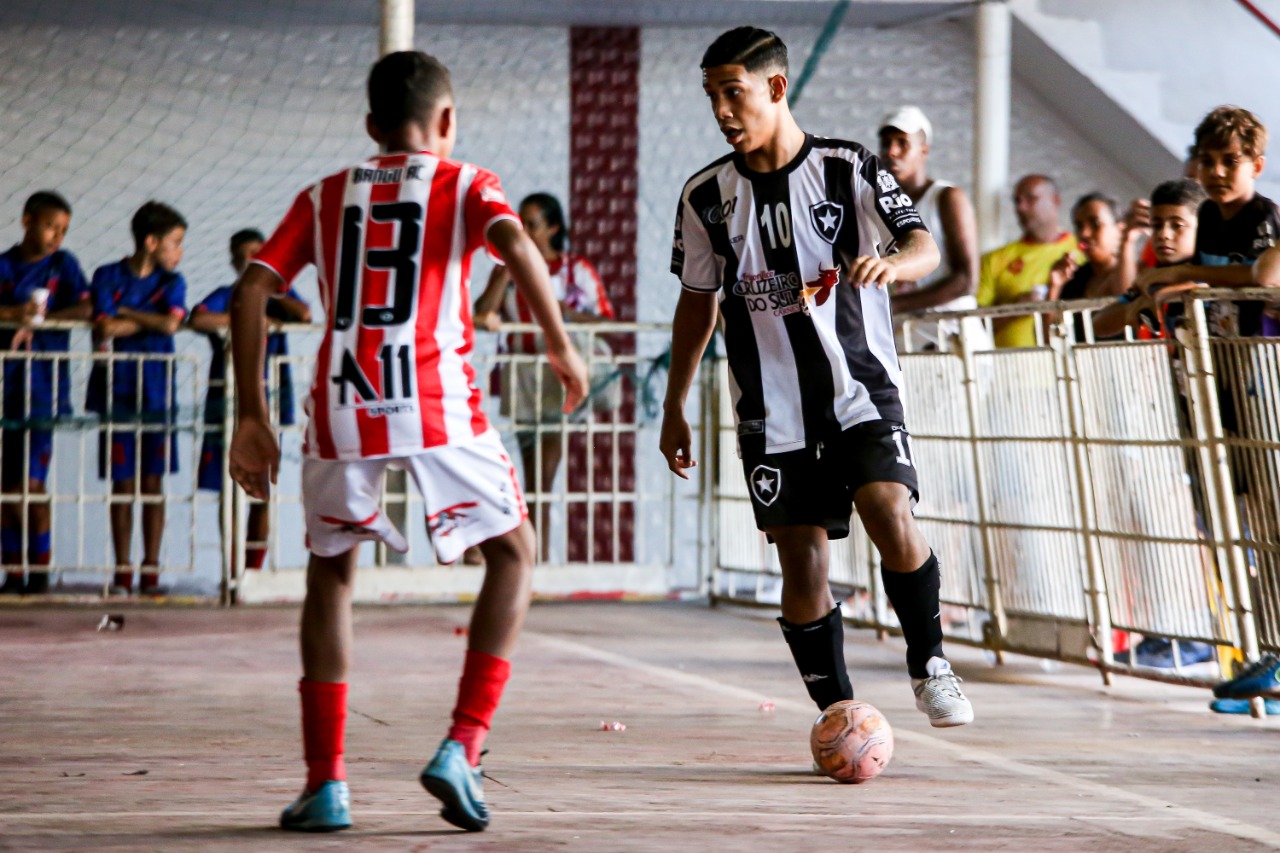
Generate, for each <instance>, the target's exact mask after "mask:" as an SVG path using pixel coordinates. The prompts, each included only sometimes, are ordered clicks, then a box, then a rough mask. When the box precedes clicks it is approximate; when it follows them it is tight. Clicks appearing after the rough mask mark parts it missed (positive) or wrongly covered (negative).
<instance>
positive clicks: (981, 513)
mask: <svg viewBox="0 0 1280 853" xmlns="http://www.w3.org/2000/svg"><path fill="white" fill-rule="evenodd" d="M970 331H971V327H970V326H969V325H967V324H965V323H961V324H960V336H959V337H960V364H961V367H962V370H963V373H962V376H963V379H962V380H961V381H962V382H963V383H964V395H965V409H966V414H967V417H968V420H969V450H970V455H971V459H972V461H973V493H974V496H975V499H976V501H977V505H978V539H979V541H980V542H981V543H982V579H983V582H984V584H985V586H986V589H987V609H988V610H989V611H990V613H991V618H990V620H989V621H988V623H987V627H984V629H983V641H984V643H986V644H987V645H989V647H990V649H991V651H992V652H994V653H995V656H996V662H997V663H1004V652H1003V651H1002V649H1001V646H1002V645H1003V643H1004V638H1005V635H1006V632H1007V630H1008V623H1007V619H1006V616H1005V612H1004V596H1003V595H1002V593H1001V590H1000V579H999V578H998V577H996V570H995V564H994V561H993V559H992V551H993V550H994V549H993V547H992V543H991V528H990V526H989V524H988V523H987V494H986V491H985V488H984V479H983V477H984V473H985V472H984V470H983V468H984V466H983V464H982V453H981V452H980V450H979V435H978V433H979V429H978V424H979V417H978V412H979V408H980V397H979V388H978V378H977V372H976V371H975V369H974V365H973V346H974V341H973V339H972V337H973V336H972V335H971V334H970Z"/></svg>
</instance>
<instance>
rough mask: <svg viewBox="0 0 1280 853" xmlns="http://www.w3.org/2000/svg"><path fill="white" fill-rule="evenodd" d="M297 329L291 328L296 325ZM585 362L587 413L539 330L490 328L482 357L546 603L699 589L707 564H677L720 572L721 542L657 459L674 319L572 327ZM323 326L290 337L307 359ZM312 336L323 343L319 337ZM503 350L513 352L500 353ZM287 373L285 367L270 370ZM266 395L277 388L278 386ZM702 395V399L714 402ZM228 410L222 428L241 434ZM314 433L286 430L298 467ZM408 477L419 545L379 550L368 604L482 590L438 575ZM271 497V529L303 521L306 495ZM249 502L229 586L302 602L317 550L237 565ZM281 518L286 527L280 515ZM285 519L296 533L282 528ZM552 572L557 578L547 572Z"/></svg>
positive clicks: (304, 367) (234, 505) (394, 509)
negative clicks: (534, 543) (709, 554)
mask: <svg viewBox="0 0 1280 853" xmlns="http://www.w3.org/2000/svg"><path fill="white" fill-rule="evenodd" d="M285 328H291V327H285ZM568 328H569V330H570V332H571V334H572V336H573V338H574V340H575V343H576V345H577V346H578V348H579V350H580V352H581V353H582V354H583V357H584V360H585V361H586V363H587V368H588V375H589V378H590V381H591V396H590V398H589V399H588V402H587V403H586V404H585V405H584V406H582V407H580V408H579V409H578V410H577V411H576V412H573V413H571V414H565V413H564V412H562V411H561V410H560V408H561V405H562V399H563V398H562V396H561V391H560V388H559V383H558V381H557V380H556V379H555V376H554V374H553V373H552V371H551V369H550V367H549V365H548V362H547V358H546V355H545V347H543V346H541V344H540V341H541V339H542V333H541V331H540V330H539V329H538V327H537V326H536V325H533V324H504V325H503V326H502V327H501V328H500V330H499V331H498V332H497V334H488V333H479V334H478V340H477V346H476V349H475V351H474V352H473V353H472V365H473V368H474V370H475V374H476V383H477V384H478V385H479V386H480V387H481V388H482V390H486V391H487V392H488V393H486V394H485V402H484V405H485V411H486V414H487V416H488V417H489V419H490V422H491V423H492V424H493V426H494V427H495V428H496V429H497V430H498V431H499V433H500V434H501V435H502V438H503V443H504V444H505V445H506V447H507V449H508V452H509V453H510V455H511V457H512V460H513V462H514V464H515V466H516V468H517V472H518V474H519V476H520V478H521V483H522V486H523V487H524V491H525V498H526V501H527V503H528V506H529V512H530V518H531V520H532V521H533V522H534V525H535V528H536V529H537V530H538V532H539V536H538V555H539V561H540V563H542V564H543V565H544V566H546V567H547V568H545V569H544V570H543V571H544V573H554V574H556V575H558V576H559V577H560V578H562V579H564V580H562V581H556V580H555V579H550V580H549V581H548V583H549V586H547V587H545V588H542V589H540V588H539V587H538V578H537V577H535V593H541V594H548V595H585V596H593V595H614V594H640V595H650V596H663V595H669V594H673V593H680V592H691V593H699V592H701V591H702V590H703V585H704V583H705V579H704V577H703V576H702V572H701V571H700V570H695V572H694V573H692V574H690V573H689V572H684V573H681V572H679V571H677V566H680V565H687V566H690V567H699V566H703V565H708V564H709V562H710V560H709V559H704V558H703V557H702V555H701V554H699V553H698V552H699V551H700V549H702V548H703V547H705V546H704V544H703V543H705V542H706V541H707V540H708V539H709V536H708V535H707V533H706V530H707V528H708V527H709V523H708V521H707V519H706V512H707V508H706V506H705V505H704V501H703V499H702V492H700V491H699V492H691V491H686V490H683V489H681V490H677V485H676V483H675V482H674V481H673V480H672V478H670V476H669V475H668V474H667V472H666V470H665V467H661V466H657V465H655V464H654V458H655V457H656V450H655V448H656V447H657V444H658V431H659V427H660V423H659V420H658V414H659V411H660V401H661V399H662V396H663V395H664V393H665V384H666V373H665V369H664V367H665V361H664V358H663V356H664V353H665V351H666V347H667V345H668V344H669V343H670V337H671V331H670V327H669V326H668V325H661V324H641V323H607V324H570V325H569V327H568ZM321 333H322V330H320V329H318V328H316V327H309V328H308V329H307V330H306V332H305V334H304V335H303V336H301V337H300V338H295V339H294V340H292V341H291V346H292V347H293V349H294V350H295V351H299V352H302V351H308V350H310V349H311V347H312V345H313V344H314V343H318V338H319V335H320V334H321ZM308 336H315V337H316V340H315V341H314V342H313V341H311V340H309V338H308ZM500 344H501V346H500ZM290 362H291V363H292V364H293V365H294V366H295V372H296V374H297V375H295V377H294V380H293V381H294V384H295V385H296V386H298V387H304V383H305V385H306V386H309V384H310V379H311V377H310V369H311V364H310V361H309V360H308V359H306V358H299V357H297V356H292V357H290ZM272 376H275V373H274V372H273V373H272ZM268 392H269V393H270V392H271V388H270V387H268ZM702 399H705V396H704V395H702V394H698V395H697V399H696V400H695V401H692V402H691V405H702V403H701V400H702ZM229 419H230V413H229V412H228V423H227V424H226V426H225V427H224V429H228V430H229V429H231V428H232V425H231V423H230V420H229ZM302 429H303V427H302V426H300V425H298V426H293V427H289V428H286V429H284V430H282V439H283V440H282V451H283V458H284V462H285V464H286V465H293V464H297V463H298V462H299V461H300V456H301V445H302V438H303V436H302ZM395 473H396V472H392V473H391V475H389V476H388V478H387V482H386V486H385V489H384V493H383V500H384V505H385V506H386V508H387V512H388V514H389V515H390V516H391V518H392V519H393V521H395V522H396V523H397V526H399V527H400V528H401V530H402V531H403V532H404V533H405V534H406V537H407V538H408V540H409V542H410V546H411V547H410V552H409V555H408V556H407V557H405V556H404V555H399V554H397V553H395V552H393V551H389V550H388V549H386V548H385V547H383V546H381V545H379V546H377V547H372V546H369V548H368V549H367V550H368V553H367V554H366V559H364V560H363V561H362V565H363V566H367V567H369V568H371V569H375V570H378V571H375V572H373V573H365V574H364V575H362V577H364V578H365V579H366V580H365V582H366V583H367V584H368V587H369V589H371V590H376V592H371V593H370V596H371V597H373V598H376V599H379V600H394V599H398V598H404V597H416V596H423V595H426V596H431V597H441V596H443V597H456V596H466V595H469V594H472V593H473V592H474V586H475V584H476V583H477V582H478V581H477V577H476V575H475V574H474V573H471V574H468V573H467V572H465V571H461V572H460V571H458V567H439V566H436V565H435V564H434V562H433V560H432V551H431V548H430V543H429V541H428V538H427V534H426V531H425V527H424V525H423V524H422V523H421V521H420V519H421V517H422V501H421V497H420V496H419V495H418V494H417V492H416V490H415V489H414V488H412V487H409V486H408V485H407V483H406V480H405V478H404V477H403V476H399V477H396V476H395ZM284 483H285V480H284V479H283V478H282V487H278V488H277V489H276V490H275V493H274V494H273V495H272V498H271V501H270V510H269V512H270V516H271V529H272V530H273V531H277V530H284V529H287V528H289V527H297V528H298V529H300V528H301V526H302V510H301V496H300V495H298V494H296V493H293V492H291V491H289V489H288V487H287V486H284V485H283V484H284ZM249 505H250V502H249V500H248V498H247V497H246V496H244V494H243V493H242V492H241V491H240V490H238V489H235V490H230V491H229V492H228V493H227V502H226V516H225V523H226V525H227V526H228V529H232V530H233V531H234V533H233V535H232V536H230V537H228V538H227V541H228V542H229V543H230V546H229V547H230V548H231V550H230V551H229V552H228V554H227V555H226V562H227V565H228V576H227V582H228V588H229V589H230V591H231V595H232V597H234V598H239V599H243V600H279V599H282V598H285V599H288V598H295V597H298V596H299V595H300V594H301V591H302V581H301V572H298V571H295V570H296V569H300V568H302V567H303V566H304V565H305V563H306V558H307V554H306V551H305V550H304V549H303V548H302V547H301V536H293V537H284V536H275V535H273V536H272V537H271V540H270V548H269V557H268V559H267V561H266V565H265V566H264V570H263V571H261V572H252V571H250V572H244V571H239V570H237V569H236V567H238V566H243V565H244V564H245V560H244V557H243V551H244V550H245V545H246V543H245V541H244V539H245V537H244V536H242V535H240V534H239V531H240V530H242V529H244V524H245V519H246V515H247V509H248V506H249ZM282 519H283V521H281V520H282ZM281 524H283V525H284V526H283V527H282V526H281ZM547 577H548V578H549V577H550V575H547Z"/></svg>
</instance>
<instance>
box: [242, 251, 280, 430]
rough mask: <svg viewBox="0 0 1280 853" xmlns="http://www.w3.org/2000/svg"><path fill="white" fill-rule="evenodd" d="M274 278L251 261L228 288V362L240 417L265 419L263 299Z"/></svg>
mask: <svg viewBox="0 0 1280 853" xmlns="http://www.w3.org/2000/svg"><path fill="white" fill-rule="evenodd" d="M278 281H279V279H278V278H277V277H276V274H275V273H273V272H272V271H271V270H269V269H267V268H266V267H264V266H262V265H260V264H253V265H251V266H250V267H249V268H248V269H247V270H245V273H244V275H243V276H241V277H240V280H239V281H238V282H236V286H235V289H234V290H232V291H231V364H232V367H233V369H234V371H235V372H234V374H233V375H234V376H235V380H236V411H237V412H238V416H239V417H240V418H242V419H255V420H267V419H268V415H267V396H266V393H265V391H264V390H263V387H262V374H263V372H264V365H263V359H264V358H265V356H266V337H267V317H266V311H267V299H268V298H269V297H270V295H271V293H272V292H274V291H275V288H276V284H277V283H278Z"/></svg>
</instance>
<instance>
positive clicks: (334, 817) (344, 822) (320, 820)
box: [280, 781, 351, 832]
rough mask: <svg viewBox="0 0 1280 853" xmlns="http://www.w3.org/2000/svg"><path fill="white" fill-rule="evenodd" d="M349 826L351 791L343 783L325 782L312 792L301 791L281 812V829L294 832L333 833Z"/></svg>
mask: <svg viewBox="0 0 1280 853" xmlns="http://www.w3.org/2000/svg"><path fill="white" fill-rule="evenodd" d="M349 826H351V792H350V791H349V790H347V783H346V782H337V781H330V782H325V783H324V784H323V785H321V786H320V788H319V790H317V791H315V792H311V791H303V792H302V795H301V796H299V797H298V799H296V800H294V801H293V805H291V806H289V808H287V809H285V810H284V811H282V812H281V813H280V828H281V829H292V830H295V831H297V832H334V831H336V830H339V829H346V828H347V827H349Z"/></svg>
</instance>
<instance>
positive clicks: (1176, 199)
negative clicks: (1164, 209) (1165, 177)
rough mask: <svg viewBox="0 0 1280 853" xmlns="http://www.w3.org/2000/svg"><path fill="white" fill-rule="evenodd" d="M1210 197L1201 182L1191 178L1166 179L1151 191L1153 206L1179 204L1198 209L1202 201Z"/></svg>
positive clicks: (1194, 209)
mask: <svg viewBox="0 0 1280 853" xmlns="http://www.w3.org/2000/svg"><path fill="white" fill-rule="evenodd" d="M1208 197H1209V196H1208V194H1207V193H1205V191H1204V187H1202V186H1200V184H1198V183H1196V182H1195V181H1193V180H1191V179H1190V178H1178V179H1177V180H1176V181H1165V182H1164V183H1163V184H1161V185H1160V186H1158V187H1156V188H1155V189H1154V190H1152V191H1151V206H1152V207H1155V206H1156V205H1157V204H1177V205H1181V206H1183V207H1189V208H1191V209H1192V210H1193V211H1198V210H1199V209H1200V205H1201V203H1203V202H1204V200H1205V199H1207V198H1208Z"/></svg>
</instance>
